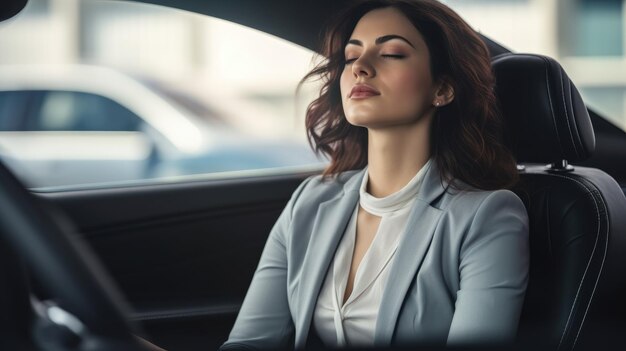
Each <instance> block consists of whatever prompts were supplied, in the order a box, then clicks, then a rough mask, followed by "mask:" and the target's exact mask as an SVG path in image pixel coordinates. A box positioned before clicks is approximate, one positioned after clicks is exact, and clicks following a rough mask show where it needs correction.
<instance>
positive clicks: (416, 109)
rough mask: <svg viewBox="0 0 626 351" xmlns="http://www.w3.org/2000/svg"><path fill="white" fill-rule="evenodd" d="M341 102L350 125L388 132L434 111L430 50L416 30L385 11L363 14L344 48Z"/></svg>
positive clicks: (398, 14)
mask: <svg viewBox="0 0 626 351" xmlns="http://www.w3.org/2000/svg"><path fill="white" fill-rule="evenodd" d="M345 58H346V65H345V67H344V70H343V73H342V74H341V83H340V85H341V99H342V103H343V110H344V113H345V115H346V118H347V120H348V122H350V124H353V125H356V126H361V127H367V128H385V127H394V126H399V125H406V124H411V123H415V122H417V121H418V120H420V119H421V118H422V117H423V116H425V115H426V114H428V113H432V112H433V111H434V104H435V102H436V87H435V84H434V83H433V79H432V76H431V73H430V54H429V51H428V47H427V46H426V43H425V42H424V39H423V38H422V35H421V34H420V33H419V32H418V31H417V29H416V28H415V27H414V26H413V24H412V23H411V22H410V21H409V20H408V19H407V18H406V17H405V16H404V15H403V14H402V13H401V12H400V11H398V10H396V9H394V8H391V7H387V8H383V9H376V10H373V11H370V12H368V13H367V14H365V15H364V16H363V17H362V18H361V19H360V20H359V22H358V23H357V25H356V27H355V28H354V31H353V32H352V36H351V37H350V40H349V41H348V44H347V45H346V47H345Z"/></svg>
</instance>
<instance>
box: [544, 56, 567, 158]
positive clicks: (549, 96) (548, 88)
mask: <svg viewBox="0 0 626 351" xmlns="http://www.w3.org/2000/svg"><path fill="white" fill-rule="evenodd" d="M540 57H541V56H540ZM541 59H543V61H544V62H545V63H549V61H548V60H547V59H546V58H545V57H541ZM545 73H546V90H547V91H548V100H549V101H550V114H551V116H552V123H553V124H554V131H555V132H556V137H557V139H558V140H559V148H560V149H561V154H565V152H563V145H561V135H560V134H559V128H558V127H557V124H556V117H555V115H554V107H553V105H552V93H551V92H550V79H549V77H548V65H546V68H545Z"/></svg>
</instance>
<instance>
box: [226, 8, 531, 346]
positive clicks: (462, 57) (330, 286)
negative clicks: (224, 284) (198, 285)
mask: <svg viewBox="0 0 626 351" xmlns="http://www.w3.org/2000/svg"><path fill="white" fill-rule="evenodd" d="M335 23H336V24H335V25H333V26H331V29H330V31H329V33H328V35H327V36H326V41H325V46H324V48H325V51H324V54H325V56H326V60H325V61H324V62H322V63H321V64H320V66H318V67H316V68H315V69H314V70H313V71H312V72H311V73H309V74H308V75H307V76H306V77H305V79H307V78H310V77H313V76H321V78H322V79H323V80H324V83H325V84H324V86H323V88H322V90H321V93H320V96H319V98H318V99H317V100H315V101H314V102H313V103H312V104H311V105H310V106H309V108H308V110H307V116H306V118H307V119H306V125H307V130H308V133H309V136H310V139H311V141H312V143H313V144H314V147H315V148H316V150H317V151H318V152H322V153H325V154H326V155H328V156H329V157H330V159H331V163H330V165H329V166H328V168H327V169H326V170H325V171H324V174H323V175H322V176H316V177H311V178H309V179H307V180H306V181H304V182H303V183H302V184H301V185H300V186H299V188H298V189H297V190H296V191H295V192H294V194H293V196H292V198H291V200H290V201H289V203H288V204H287V206H286V208H285V209H284V211H283V213H282V214H281V215H280V217H279V219H278V221H277V223H276V224H275V226H274V228H273V229H272V231H271V233H270V235H269V238H268V241H267V244H266V247H265V249H264V252H263V255H262V257H261V261H260V263H259V266H258V268H257V271H256V273H255V275H254V278H253V280H252V283H251V285H250V288H249V291H248V293H247V296H246V298H245V301H244V303H243V305H242V308H241V311H240V313H239V316H238V317H237V321H236V323H235V326H234V328H233V330H232V332H231V334H230V337H229V340H228V341H227V342H226V343H225V344H224V345H223V346H222V349H230V348H239V347H257V348H278V347H296V348H303V347H306V346H310V345H311V344H312V343H313V342H314V340H317V341H321V342H322V343H323V344H324V345H326V346H332V347H342V346H388V345H410V344H424V343H427V344H441V345H444V344H447V345H459V344H461V345H464V344H475V343H492V342H509V341H512V340H513V339H514V337H515V333H516V329H517V324H518V320H519V316H520V311H521V307H522V303H523V298H524V293H525V289H526V284H527V277H528V223H527V222H528V219H527V215H526V211H525V208H524V206H523V204H522V202H521V201H520V199H519V198H518V197H517V196H516V195H515V194H514V193H512V192H510V191H508V190H502V189H505V188H507V187H510V186H511V185H513V184H514V183H515V181H516V176H517V172H516V167H515V161H514V159H513V157H512V156H511V154H510V153H509V152H508V151H506V150H505V148H504V147H503V146H502V144H501V141H500V126H499V120H498V113H497V109H496V103H495V97H494V92H493V84H494V78H493V75H492V72H491V69H490V60H489V54H488V51H487V49H486V47H485V45H484V44H483V43H482V41H481V40H480V39H479V38H478V36H477V35H476V34H475V33H474V32H473V31H472V29H471V28H470V27H469V26H468V25H467V24H466V23H465V22H464V21H463V20H462V19H461V18H460V17H458V15H457V14H455V13H454V12H453V11H452V10H450V9H449V8H447V7H446V6H444V5H442V4H440V3H438V2H436V1H434V0H422V1H419V0H417V1H410V0H376V1H367V2H359V3H357V4H355V5H354V6H353V7H351V8H350V9H348V10H347V11H346V12H345V13H343V14H342V15H341V16H339V18H338V20H337V21H336V22H335Z"/></svg>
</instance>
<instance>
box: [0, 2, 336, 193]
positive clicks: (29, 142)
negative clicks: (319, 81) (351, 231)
mask: <svg viewBox="0 0 626 351" xmlns="http://www.w3.org/2000/svg"><path fill="white" fill-rule="evenodd" d="M0 52H2V53H3V54H2V56H1V57H0V92H1V93H0V128H2V130H4V131H6V133H4V134H3V135H2V136H0V158H2V159H3V160H4V161H5V163H7V164H8V166H9V167H11V168H13V169H14V171H15V173H17V174H19V175H20V177H22V179H23V181H24V182H25V183H26V184H27V185H28V186H29V187H30V188H49V187H52V186H53V187H59V186H61V187H65V188H68V187H69V188H72V187H81V188H83V187H85V186H88V187H89V186H91V187H107V186H113V185H115V184H121V183H123V184H127V183H128V182H132V183H137V182H139V183H141V182H145V181H147V180H149V179H160V178H168V180H167V182H168V183H169V182H171V181H176V180H177V179H179V178H173V177H183V178H180V179H186V178H185V177H188V176H194V177H197V176H201V175H207V174H209V175H211V174H212V176H211V177H213V176H215V174H219V176H224V177H238V176H241V175H243V174H245V175H246V176H250V175H253V174H261V173H267V172H268V171H275V172H284V171H293V170H294V169H296V168H299V167H300V168H301V167H305V168H306V169H311V167H313V168H314V169H321V168H322V167H323V166H324V164H325V163H326V162H327V161H326V160H324V159H320V158H318V157H317V156H316V155H315V153H314V152H313V151H312V150H311V148H310V146H309V145H308V140H307V137H306V132H305V128H304V111H305V109H306V106H307V105H308V103H309V102H310V101H311V100H312V99H313V97H314V96H315V91H316V89H318V88H317V86H316V85H315V84H310V85H306V86H305V87H304V88H303V89H301V91H300V94H299V95H296V87H297V84H298V82H299V80H300V79H301V78H302V77H303V76H304V75H305V74H306V73H307V72H308V70H310V68H311V67H312V66H311V61H312V58H313V56H314V55H313V52H312V51H310V50H308V49H304V48H302V47H300V46H297V45H294V44H292V43H289V42H286V41H284V40H282V39H279V38H276V37H273V36H270V35H268V34H265V33H262V32H260V31H257V30H254V29H251V28H247V27H244V26H240V25H236V24H233V23H230V22H227V21H224V20H219V19H214V18H211V17H208V16H204V15H198V14H193V13H189V12H185V11H180V10H176V9H173V8H167V7H161V6H155V5H151V4H143V3H135V2H132V3H130V2H124V1H113V0H112V1H97V0H84V1H71V2H68V1H66V0H30V1H29V2H28V4H27V5H26V8H25V9H24V11H22V12H21V13H20V14H18V15H17V16H16V17H14V18H12V19H11V20H10V21H5V22H2V23H0ZM25 93H28V94H30V95H29V96H31V97H29V99H30V100H29V102H28V103H24V102H23V101H22V100H24V94H25ZM105 132H106V133H105ZM34 145H37V147H34ZM125 150H127V152H128V154H122V153H123V152H124V151H125ZM79 151H80V152H79ZM294 167H295V168H294ZM112 169H115V170H116V171H115V172H104V171H101V170H112ZM47 170H54V172H52V171H50V172H48V171H47ZM64 171H66V172H68V174H62V172H64ZM241 172H245V173H241ZM35 173H36V174H35ZM109 175H111V176H110V178H107V177H109ZM112 182H114V183H112ZM120 182H121V183H120ZM49 190H50V189H49Z"/></svg>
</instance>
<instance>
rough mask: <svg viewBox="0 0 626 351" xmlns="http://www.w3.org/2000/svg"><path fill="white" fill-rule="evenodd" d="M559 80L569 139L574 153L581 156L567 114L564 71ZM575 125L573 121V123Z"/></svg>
mask: <svg viewBox="0 0 626 351" xmlns="http://www.w3.org/2000/svg"><path fill="white" fill-rule="evenodd" d="M559 78H560V79H559V80H560V81H561V97H562V98H563V110H564V111H565V122H567V131H568V132H569V137H570V139H571V140H572V145H573V146H574V152H575V153H576V155H580V154H579V153H578V148H577V147H576V142H574V135H573V134H572V126H571V125H570V124H569V113H568V112H567V103H566V102H565V88H564V86H563V70H561V69H560V70H559ZM572 123H573V121H572Z"/></svg>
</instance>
